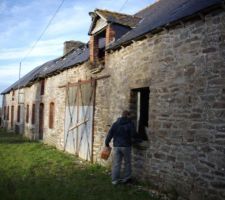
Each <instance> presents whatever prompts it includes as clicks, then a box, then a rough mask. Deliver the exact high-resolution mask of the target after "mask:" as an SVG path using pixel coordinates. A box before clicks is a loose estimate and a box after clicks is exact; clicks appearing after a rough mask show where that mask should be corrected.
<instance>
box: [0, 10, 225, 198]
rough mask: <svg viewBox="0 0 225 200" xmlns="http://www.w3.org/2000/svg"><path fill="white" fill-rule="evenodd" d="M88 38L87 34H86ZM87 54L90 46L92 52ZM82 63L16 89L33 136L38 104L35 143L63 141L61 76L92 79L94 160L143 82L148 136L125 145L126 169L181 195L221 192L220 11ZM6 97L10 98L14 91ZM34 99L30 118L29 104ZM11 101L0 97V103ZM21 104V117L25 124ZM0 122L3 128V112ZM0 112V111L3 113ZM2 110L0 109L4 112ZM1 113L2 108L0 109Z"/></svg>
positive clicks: (224, 134) (224, 28)
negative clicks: (99, 61) (98, 62)
mask: <svg viewBox="0 0 225 200" xmlns="http://www.w3.org/2000/svg"><path fill="white" fill-rule="evenodd" d="M91 37H93V36H91ZM92 53H94V52H92ZM89 65H90V63H89V62H85V63H83V64H81V65H78V66H74V67H72V68H70V69H67V70H65V71H63V72H61V73H59V74H57V75H55V76H51V77H48V78H46V79H45V93H44V95H40V82H36V83H34V84H33V85H31V86H30V87H26V88H23V89H21V90H20V92H22V93H23V94H24V104H23V106H22V108H21V112H20V115H21V119H22V120H21V121H20V123H19V124H20V125H24V126H22V127H24V130H23V131H24V133H25V135H26V136H27V137H30V138H31V139H38V133H37V132H38V124H39V123H38V120H39V116H38V115H39V112H38V110H39V105H40V103H43V104H44V133H43V142H44V143H47V144H49V145H53V146H55V147H57V148H58V149H60V150H63V147H64V142H65V141H64V121H65V103H66V102H65V101H66V87H61V86H65V85H66V84H67V83H68V82H70V83H75V82H78V81H79V80H89V79H90V78H98V77H101V76H106V75H107V77H106V78H103V79H99V80H97V85H96V97H95V108H94V126H93V127H94V131H93V134H94V135H93V152H92V155H93V161H94V162H97V163H100V164H102V165H107V164H110V162H111V159H110V160H109V161H108V162H105V161H102V160H101V159H100V152H101V149H102V147H103V146H104V140H105V136H106V134H107V132H108V130H109V128H110V126H111V125H112V123H113V122H114V121H115V120H116V119H117V117H118V116H120V115H121V110H123V109H131V95H132V91H133V90H135V89H139V88H149V91H150V95H149V102H148V104H149V113H148V131H147V137H148V140H146V141H145V142H144V148H139V147H134V148H133V174H134V176H135V177H136V178H138V179H141V180H142V181H144V182H148V183H150V184H152V185H154V186H155V187H158V188H160V189H162V190H165V191H173V190H176V191H177V192H178V193H179V195H180V196H182V197H183V199H190V200H194V199H198V200H207V199H208V200H213V199H216V200H222V199H224V198H225V12H224V11H222V12H221V11H214V12H212V13H210V14H207V15H206V16H204V19H200V18H198V19H194V20H191V21H188V22H185V23H184V24H180V25H176V26H174V27H172V28H169V29H165V30H163V31H161V32H159V33H156V34H147V35H146V36H145V38H143V39H141V40H138V41H135V42H133V43H132V44H130V45H128V46H125V47H122V48H120V49H119V50H116V51H111V52H108V53H107V62H106V63H105V66H104V69H101V70H99V72H98V73H94V74H93V73H92V70H90V69H91V68H93V66H91V67H90V66H89ZM14 95H15V96H14V98H15V99H17V98H18V90H16V91H15V94H14ZM51 102H53V103H54V104H55V118H54V119H55V121H54V128H53V129H50V128H49V127H48V116H49V105H50V103H51ZM32 104H35V105H36V107H35V109H36V112H35V115H36V116H35V119H36V121H35V124H33V125H32V124H31V106H32ZM12 105H13V106H14V109H15V110H14V111H15V114H14V119H13V120H14V121H16V117H17V116H16V110H17V107H18V104H17V101H16V100H12V92H10V93H8V94H5V95H4V102H3V110H4V107H5V108H6V110H7V107H9V109H10V111H11V106H12ZM26 105H29V108H30V114H29V122H28V123H26V122H25V116H26V108H27V107H26ZM10 111H9V112H8V113H9V116H8V120H7V116H6V117H3V119H4V120H3V123H4V126H5V127H8V129H12V128H13V129H15V125H19V124H17V123H14V127H11V120H12V118H11V112H10ZM3 113H4V112H3ZM6 114H7V113H6ZM3 115H4V114H3Z"/></svg>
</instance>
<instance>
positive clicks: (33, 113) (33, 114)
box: [31, 104, 35, 124]
mask: <svg viewBox="0 0 225 200" xmlns="http://www.w3.org/2000/svg"><path fill="white" fill-rule="evenodd" d="M31 122H32V124H35V104H33V105H32V118H31Z"/></svg>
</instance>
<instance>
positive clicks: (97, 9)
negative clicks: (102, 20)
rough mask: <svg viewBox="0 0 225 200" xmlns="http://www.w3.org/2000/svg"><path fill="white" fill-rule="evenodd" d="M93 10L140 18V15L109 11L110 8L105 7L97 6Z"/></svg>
mask: <svg viewBox="0 0 225 200" xmlns="http://www.w3.org/2000/svg"><path fill="white" fill-rule="evenodd" d="M95 11H106V12H110V13H114V14H119V15H125V16H129V17H135V18H139V19H141V17H137V16H135V15H132V14H126V13H121V12H116V11H111V10H107V9H99V8H96V9H95Z"/></svg>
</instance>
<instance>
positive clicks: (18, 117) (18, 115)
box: [17, 106, 20, 122]
mask: <svg viewBox="0 0 225 200" xmlns="http://www.w3.org/2000/svg"><path fill="white" fill-rule="evenodd" d="M17 122H20V106H18V108H17Z"/></svg>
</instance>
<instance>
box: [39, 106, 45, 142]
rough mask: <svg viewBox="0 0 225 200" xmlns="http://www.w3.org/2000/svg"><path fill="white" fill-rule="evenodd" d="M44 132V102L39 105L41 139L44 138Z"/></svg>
mask: <svg viewBox="0 0 225 200" xmlns="http://www.w3.org/2000/svg"><path fill="white" fill-rule="evenodd" d="M43 132H44V104H43V103H40V106H39V140H43Z"/></svg>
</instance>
